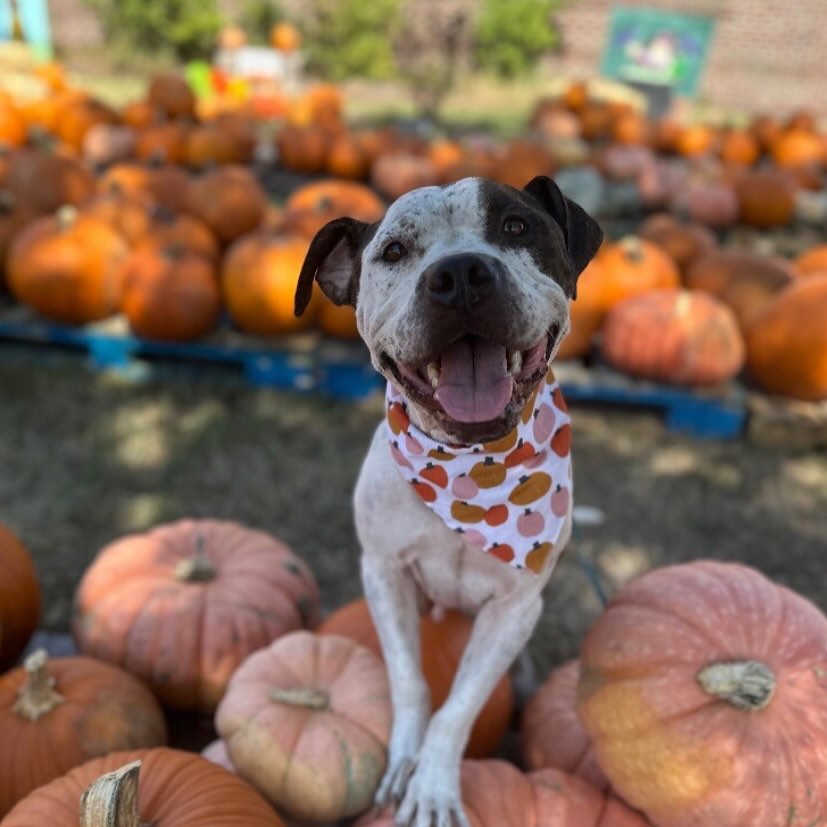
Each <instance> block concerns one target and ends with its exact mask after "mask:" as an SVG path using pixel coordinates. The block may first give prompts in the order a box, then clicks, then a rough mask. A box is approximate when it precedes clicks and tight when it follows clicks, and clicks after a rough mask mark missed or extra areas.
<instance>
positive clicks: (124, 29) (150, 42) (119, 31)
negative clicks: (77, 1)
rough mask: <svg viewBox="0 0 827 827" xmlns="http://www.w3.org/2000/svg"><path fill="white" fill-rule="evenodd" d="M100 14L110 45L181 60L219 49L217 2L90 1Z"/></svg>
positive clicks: (201, 55) (171, 0)
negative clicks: (170, 56) (217, 45)
mask: <svg viewBox="0 0 827 827" xmlns="http://www.w3.org/2000/svg"><path fill="white" fill-rule="evenodd" d="M86 2H87V3H88V4H89V5H90V6H92V8H94V9H95V10H96V11H97V12H98V13H99V15H100V18H101V21H102V23H103V26H104V29H105V31H106V35H107V38H108V39H109V40H110V42H115V43H118V44H120V45H125V46H127V47H129V48H131V49H134V50H136V51H140V52H143V53H148V54H163V53H171V54H172V55H174V56H175V57H176V58H178V59H180V60H192V59H195V58H205V57H208V56H209V55H210V54H212V52H213V50H214V49H215V42H216V37H217V36H218V32H219V30H220V28H221V22H222V21H221V16H220V15H219V13H218V9H217V7H216V2H215V0H197V2H194V0H86Z"/></svg>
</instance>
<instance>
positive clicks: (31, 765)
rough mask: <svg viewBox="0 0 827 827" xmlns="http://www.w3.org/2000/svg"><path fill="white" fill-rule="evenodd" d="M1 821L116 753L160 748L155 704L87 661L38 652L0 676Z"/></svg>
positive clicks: (161, 728)
mask: <svg viewBox="0 0 827 827" xmlns="http://www.w3.org/2000/svg"><path fill="white" fill-rule="evenodd" d="M0 743H3V744H5V745H6V749H4V750H2V751H1V752H0V817H2V816H3V815H5V813H7V812H8V811H9V810H10V809H11V808H12V807H13V806H14V804H15V803H16V802H18V801H20V799H22V798H23V797H24V796H26V795H28V794H29V793H30V792H31V791H32V790H33V789H34V788H35V787H39V786H40V785H41V784H45V783H47V782H48V781H51V780H52V779H53V778H58V777H59V776H61V775H63V773H65V772H68V771H69V770H70V769H72V767H76V766H77V765H78V764H82V763H83V762H84V761H88V760H89V759H90V758H96V757H97V756H99V755H106V754H107V753H110V752H113V751H115V750H124V749H140V748H143V747H156V746H161V745H163V744H165V743H166V723H165V722H164V715H163V712H162V711H161V707H160V706H159V705H158V702H157V701H156V700H155V698H154V697H153V696H152V693H151V692H150V691H149V690H148V689H147V688H146V687H145V686H144V685H143V684H142V683H141V682H140V681H138V680H136V679H135V678H133V677H132V676H131V675H129V674H127V673H126V672H124V671H123V670H121V669H117V668H116V667H114V666H110V665H109V664H108V663H101V662H100V661H96V660H93V659H92V658H84V657H68V658H54V659H53V660H49V658H48V657H47V655H46V652H45V650H43V649H39V650H37V651H36V652H33V653H32V654H31V655H29V657H28V658H26V662H25V666H21V667H19V668H18V669H14V670H13V671H11V672H8V673H7V674H6V675H3V676H2V677H0Z"/></svg>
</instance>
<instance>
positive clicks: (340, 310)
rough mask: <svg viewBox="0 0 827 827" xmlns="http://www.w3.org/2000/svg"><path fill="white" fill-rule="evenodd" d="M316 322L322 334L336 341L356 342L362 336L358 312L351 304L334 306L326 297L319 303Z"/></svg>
mask: <svg viewBox="0 0 827 827" xmlns="http://www.w3.org/2000/svg"><path fill="white" fill-rule="evenodd" d="M316 322H317V324H318V325H319V329H320V330H321V331H322V333H325V334H326V335H328V336H333V337H334V338H336V339H349V340H351V341H354V340H356V339H358V338H359V336H360V334H359V328H358V326H357V325H356V310H355V309H354V308H352V307H351V306H350V305H349V304H342V305H337V304H333V302H332V301H330V299H328V298H327V297H326V296H323V297H322V298H321V300H320V301H319V305H318V311H317V314H316Z"/></svg>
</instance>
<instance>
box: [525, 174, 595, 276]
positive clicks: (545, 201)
mask: <svg viewBox="0 0 827 827" xmlns="http://www.w3.org/2000/svg"><path fill="white" fill-rule="evenodd" d="M524 191H525V192H527V193H528V194H529V195H531V196H532V197H533V198H534V199H535V200H537V201H539V202H540V204H541V206H542V207H543V209H544V210H545V211H546V212H547V213H548V214H549V215H550V216H551V217H552V218H553V219H554V220H555V221H556V222H557V223H558V224H559V225H560V229H561V230H562V231H563V238H564V239H565V242H566V251H567V252H568V254H569V259H570V260H571V263H572V266H573V267H574V271H575V274H576V275H580V273H582V272H583V270H585V268H586V265H587V264H588V263H589V262H590V261H591V260H592V258H593V257H594V254H595V253H596V252H597V251H598V250H599V249H600V245H601V244H602V243H603V230H601V229H600V225H599V224H598V223H597V222H596V221H595V220H594V219H593V218H592V217H591V216H590V215H589V214H588V213H587V212H586V211H585V210H584V209H583V208H582V207H581V206H580V205H579V204H575V203H574V201H571V200H569V199H568V198H566V197H565V196H564V195H563V193H562V192H560V188H559V187H558V186H557V184H555V183H554V181H552V180H551V178H548V177H546V176H545V175H538V176H537V177H536V178H533V179H532V180H531V181H529V182H528V184H526V186H525V188H524Z"/></svg>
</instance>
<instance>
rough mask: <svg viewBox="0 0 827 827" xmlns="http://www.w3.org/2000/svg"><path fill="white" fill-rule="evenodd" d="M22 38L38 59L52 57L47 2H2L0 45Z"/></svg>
mask: <svg viewBox="0 0 827 827" xmlns="http://www.w3.org/2000/svg"><path fill="white" fill-rule="evenodd" d="M21 37H22V39H23V41H24V42H25V43H28V44H29V46H31V48H32V51H34V52H35V54H36V55H37V56H38V57H43V58H49V57H51V56H52V35H51V30H50V28H49V6H48V3H47V0H0V43H2V42H6V41H10V40H16V39H19V38H21Z"/></svg>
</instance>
